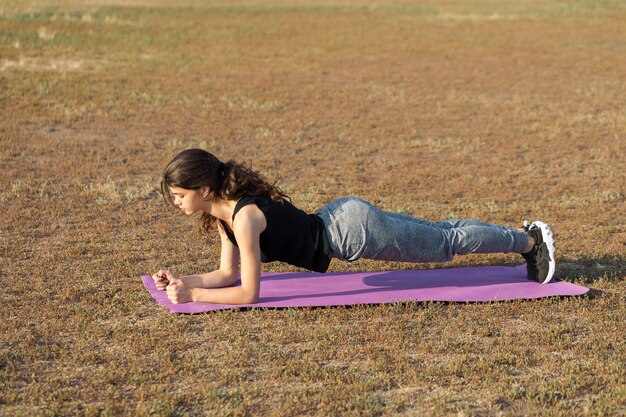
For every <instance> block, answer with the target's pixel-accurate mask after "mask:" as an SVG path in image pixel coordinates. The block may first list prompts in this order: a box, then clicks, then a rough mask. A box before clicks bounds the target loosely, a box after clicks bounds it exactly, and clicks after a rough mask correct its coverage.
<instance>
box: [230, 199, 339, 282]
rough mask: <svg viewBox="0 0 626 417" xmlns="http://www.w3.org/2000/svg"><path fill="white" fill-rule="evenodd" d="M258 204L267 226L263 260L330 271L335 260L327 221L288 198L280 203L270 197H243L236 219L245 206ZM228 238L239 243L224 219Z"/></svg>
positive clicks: (262, 248)
mask: <svg viewBox="0 0 626 417" xmlns="http://www.w3.org/2000/svg"><path fill="white" fill-rule="evenodd" d="M248 204H256V206H257V207H258V208H259V209H260V210H261V211H262V212H263V214H264V215H265V221H266V223H267V227H266V228H265V230H264V231H263V232H262V233H261V235H260V245H261V262H272V261H282V262H287V263H288V264H291V265H295V266H299V267H301V268H306V269H308V270H311V271H316V272H326V271H327V270H328V265H329V264H330V260H331V251H330V248H329V246H328V237H327V236H326V231H325V228H324V222H322V219H321V218H320V217H319V216H318V215H316V214H307V213H305V212H304V211H302V210H300V209H298V208H296V207H294V206H293V205H292V204H291V203H289V202H288V201H283V202H282V203H277V202H275V201H274V200H272V199H271V198H269V197H243V198H242V199H241V200H239V201H238V202H237V204H236V205H235V209H234V210H233V218H232V220H233V221H234V220H235V215H236V214H237V212H238V211H239V210H241V208H242V207H244V206H247V205H248ZM220 222H221V223H222V226H224V230H225V231H226V235H227V236H228V239H229V240H230V241H231V242H232V243H233V245H235V246H238V245H237V241H236V240H235V235H234V234H233V232H232V230H230V227H228V225H227V224H226V222H224V221H223V220H220Z"/></svg>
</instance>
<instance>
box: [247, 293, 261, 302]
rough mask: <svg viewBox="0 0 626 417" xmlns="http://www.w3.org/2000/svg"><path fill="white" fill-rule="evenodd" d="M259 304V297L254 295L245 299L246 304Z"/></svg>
mask: <svg viewBox="0 0 626 417" xmlns="http://www.w3.org/2000/svg"><path fill="white" fill-rule="evenodd" d="M258 302H259V296H258V295H254V296H252V297H246V304H256V303H258Z"/></svg>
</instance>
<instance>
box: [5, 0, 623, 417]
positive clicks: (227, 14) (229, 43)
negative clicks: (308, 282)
mask: <svg viewBox="0 0 626 417" xmlns="http://www.w3.org/2000/svg"><path fill="white" fill-rule="evenodd" d="M122 3H123V4H122ZM624 17H625V11H624V8H623V5H621V3H620V2H612V1H608V2H604V3H603V5H602V6H598V5H597V4H596V3H595V2H589V1H583V0H580V1H574V2H568V3H558V4H557V3H554V4H552V3H546V2H543V1H531V2H519V3H518V2H507V3H506V4H501V2H490V1H488V2H469V3H468V2H465V1H453V2H445V3H443V2H438V1H434V0H433V1H428V2H424V3H422V4H421V6H419V7H416V6H414V5H413V4H412V2H407V1H388V2H383V3H381V2H370V1H365V0H363V1H358V2H351V3H346V4H337V3H335V2H332V1H316V2H305V1H296V2H283V1H277V2H273V3H271V4H270V3H266V2H260V1H252V0H250V1H237V2H218V1H214V2H208V3H207V2H196V1H190V2H187V3H185V4H183V5H180V4H178V3H175V2H171V1H165V0H163V1H161V0H145V1H143V0H142V1H139V2H132V3H129V2H113V1H88V2H86V1H74V0H72V1H47V2H40V3H37V4H34V3H33V4H28V5H24V4H23V3H22V2H15V1H8V0H4V1H0V112H1V114H2V117H1V118H0V169H1V172H2V175H1V176H0V203H1V204H2V206H3V212H2V220H1V221H0V226H1V228H0V277H1V278H0V282H1V283H2V287H3V292H2V298H1V300H2V303H1V306H0V312H1V313H2V318H3V320H1V321H0V334H1V335H2V337H1V338H0V383H1V384H2V386H3V389H2V390H0V415H119V414H123V415H148V414H154V415H197V414H211V415H276V416H279V415H301V414H316V415H458V416H463V415H502V416H513V415H542V416H544V415H563V416H570V415H619V414H623V413H624V412H625V410H624V406H623V404H624V403H625V395H624V393H625V389H624V380H625V378H624V376H625V375H624V368H623V358H624V353H625V352H624V350H625V349H624V338H623V336H622V335H623V334H624V333H625V329H624V321H623V317H624V313H625V312H626V308H625V303H624V297H623V294H624V289H625V288H624V276H625V273H624V268H625V267H624V264H625V262H624V252H625V248H626V223H625V221H624V212H625V211H624V208H625V198H624V195H625V193H626V190H625V188H624V184H625V183H626V181H625V174H624V173H625V172H626V166H625V163H624V158H623V155H624V154H626V140H625V138H624V132H626V117H624V113H623V109H624V105H625V104H626V103H625V101H624V97H623V94H622V91H623V85H624V82H625V79H624V72H623V68H624V62H623V57H624V56H625V54H624V52H625V51H624V48H625V46H626V44H625V43H624V42H623V29H622V23H623V20H624ZM42 28H45V30H44V29H42ZM192 146H193V147H196V146H198V147H203V148H207V149H209V150H211V151H213V152H215V153H216V154H217V155H218V156H220V157H222V158H235V159H238V160H252V161H253V163H254V166H255V167H256V168H257V169H259V170H261V171H263V172H264V173H265V174H267V176H268V177H270V178H275V179H277V180H278V183H279V185H280V186H281V187H282V188H283V189H285V190H286V191H287V192H290V194H291V195H292V198H293V200H294V202H295V203H296V204H297V205H299V206H300V207H301V208H303V209H305V210H308V211H314V210H316V209H318V208H319V207H321V206H322V205H324V204H326V203H328V202H330V201H331V200H333V199H334V198H337V197H340V196H344V195H357V196H360V197H362V198H365V199H367V200H369V201H371V202H373V203H374V204H377V205H379V206H380V207H382V208H384V209H387V210H393V211H397V212H402V213H406V214H413V215H416V216H418V217H423V218H428V219H433V220H437V219H443V218H450V217H470V218H477V219H482V220H486V221H491V222H495V223H503V224H511V225H519V223H520V222H521V220H522V219H524V218H529V219H530V220H534V219H536V218H540V219H543V220H546V221H548V222H550V223H552V224H553V225H554V227H555V229H556V231H557V234H558V244H559V246H558V250H559V252H558V258H559V259H558V260H559V267H558V269H557V278H559V279H566V280H568V281H573V282H577V283H581V284H585V285H589V286H590V287H591V288H592V291H591V294H590V295H589V296H588V297H582V298H576V299H547V300H538V301H533V302H510V303H496V304H472V305H462V304H439V303H428V304H412V303H409V304H391V305H381V306H357V307H353V308H329V309H287V310H250V311H244V312H237V311H226V312H220V313H215V314H208V315H200V316H169V315H167V314H166V313H165V311H164V310H163V309H162V308H161V307H159V306H158V305H156V303H154V302H153V301H152V300H151V299H150V298H149V296H148V294H147V292H146V291H145V290H144V289H143V287H142V285H141V282H140V280H139V275H141V274H143V273H149V272H152V271H155V270H157V269H158V268H161V267H168V268H172V269H174V270H176V271H179V272H181V273H194V272H206V271H208V270H211V269H212V268H215V266H216V265H217V263H218V261H219V253H218V247H217V246H216V245H215V241H214V240H211V241H206V240H205V239H204V238H199V237H198V236H197V235H196V233H195V231H194V227H193V224H192V223H193V219H186V218H182V217H181V216H180V215H176V214H174V213H172V212H170V211H168V210H167V209H166V208H165V206H164V204H163V203H162V201H161V200H160V197H159V194H158V191H157V184H158V180H159V175H160V171H161V169H162V168H163V166H164V164H165V163H167V161H169V160H170V159H171V157H172V156H173V155H175V153H177V152H178V151H180V150H181V149H183V148H186V147H192ZM518 262H521V259H520V258H519V257H518V256H513V255H483V256H478V255H476V256H466V257H459V258H458V259H456V260H455V261H454V262H452V263H450V264H446V265H441V264H424V265H411V264H400V263H383V262H375V261H361V262H359V263H358V264H353V265H346V264H342V263H339V262H336V261H333V263H332V265H331V268H332V269H333V270H335V271H338V270H377V269H391V268H434V267H449V266H470V265H486V264H514V263H518ZM264 269H265V270H274V271H290V270H295V269H296V268H292V267H289V266H287V265H283V264H279V263H273V264H267V265H264Z"/></svg>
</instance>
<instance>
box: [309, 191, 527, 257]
mask: <svg viewBox="0 0 626 417" xmlns="http://www.w3.org/2000/svg"><path fill="white" fill-rule="evenodd" d="M316 214H317V215H318V216H320V217H321V219H322V221H323V222H324V225H325V226H326V234H327V236H328V243H329V246H330V249H331V250H332V252H333V255H334V256H335V257H337V258H339V259H342V260H345V261H348V262H353V261H356V260H357V259H359V258H364V259H376V260H383V261H398V262H442V261H450V260H452V258H453V256H454V255H465V254H468V253H497V252H516V253H521V252H522V251H523V250H524V248H525V247H526V245H527V244H528V237H527V236H526V234H525V233H523V232H520V231H518V230H516V229H515V228H512V227H506V226H498V225H494V224H489V223H484V222H480V221H477V220H446V221H440V222H434V223H433V222H428V221H426V220H420V219H416V218H414V217H411V216H405V215H403V214H398V213H390V212H386V211H383V210H380V209H379V208H377V207H375V206H373V205H371V204H370V203H368V202H367V201H364V200H362V199H360V198H356V197H344V198H340V199H337V200H335V201H333V202H331V203H330V204H328V205H326V206H324V207H323V208H321V209H320V210H319V211H318V212H317V213H316Z"/></svg>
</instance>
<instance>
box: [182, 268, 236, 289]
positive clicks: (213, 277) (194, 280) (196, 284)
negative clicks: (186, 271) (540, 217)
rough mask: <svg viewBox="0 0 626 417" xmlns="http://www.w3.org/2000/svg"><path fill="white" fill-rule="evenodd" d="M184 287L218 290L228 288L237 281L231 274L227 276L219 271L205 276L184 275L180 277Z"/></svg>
mask: <svg viewBox="0 0 626 417" xmlns="http://www.w3.org/2000/svg"><path fill="white" fill-rule="evenodd" d="M180 279H182V280H183V282H184V283H185V285H187V286H188V287H191V288H220V287H228V286H229V285H232V284H234V283H235V281H236V280H237V278H236V276H234V275H233V274H228V273H226V272H224V271H222V270H220V269H217V270H215V271H213V272H209V273H206V274H197V275H186V276H182V277H180Z"/></svg>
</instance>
